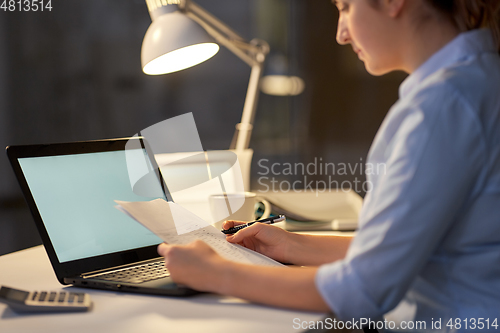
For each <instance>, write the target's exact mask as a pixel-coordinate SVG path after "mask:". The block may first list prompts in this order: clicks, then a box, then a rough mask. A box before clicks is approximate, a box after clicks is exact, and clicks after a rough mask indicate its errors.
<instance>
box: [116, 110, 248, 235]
mask: <svg viewBox="0 0 500 333" xmlns="http://www.w3.org/2000/svg"><path fill="white" fill-rule="evenodd" d="M139 137H143V138H144V139H145V140H137V139H134V140H129V141H128V143H127V145H126V148H125V156H126V161H127V168H128V173H129V180H130V185H131V187H132V190H133V191H134V193H135V194H137V195H140V196H142V197H145V198H150V199H152V198H158V197H162V196H163V193H162V192H161V191H160V190H159V189H160V188H161V187H160V186H158V184H159V177H158V173H160V172H161V174H162V176H163V179H164V180H165V184H166V187H167V189H166V192H167V199H168V200H169V201H171V200H173V201H174V202H175V203H176V205H179V206H181V207H182V208H183V209H184V210H187V211H189V212H191V213H192V214H195V215H197V216H198V217H199V218H200V219H201V220H202V221H204V223H201V224H200V223H199V224H197V226H196V227H195V228H194V229H193V226H192V225H191V226H189V227H188V226H187V225H185V224H186V223H187V222H186V221H188V220H189V219H186V218H185V216H186V215H185V214H183V213H182V211H184V210H176V209H171V211H170V213H171V215H172V219H173V221H174V223H175V229H176V231H177V234H182V233H186V232H190V231H193V230H195V229H199V228H203V227H206V226H208V225H210V224H213V223H216V222H219V221H221V220H225V219H226V218H228V217H229V216H230V215H231V214H233V213H234V212H236V211H237V210H238V209H240V208H241V207H242V205H243V204H244V201H245V196H244V181H243V176H242V172H241V168H240V164H239V161H238V156H237V154H235V153H234V152H233V151H228V150H222V151H204V150H203V147H202V144H201V140H200V136H199V134H198V130H197V128H196V124H195V121H194V117H193V114H192V113H186V114H183V115H180V116H177V117H174V118H170V119H167V120H164V121H162V122H159V123H157V124H155V125H152V126H150V127H148V128H146V129H144V130H142V131H141V132H139V133H137V134H135V135H134V138H139ZM144 149H146V150H148V151H149V153H150V155H152V154H154V157H155V160H156V163H157V166H158V169H155V168H154V167H153V166H152V165H151V163H150V162H149V157H148V154H145V152H144ZM160 185H161V184H160ZM222 193H231V196H227V200H226V205H225V207H224V206H222V207H221V206H220V205H219V206H217V209H216V210H215V209H211V208H210V200H209V197H210V196H211V195H219V194H222ZM179 212H181V213H179Z"/></svg>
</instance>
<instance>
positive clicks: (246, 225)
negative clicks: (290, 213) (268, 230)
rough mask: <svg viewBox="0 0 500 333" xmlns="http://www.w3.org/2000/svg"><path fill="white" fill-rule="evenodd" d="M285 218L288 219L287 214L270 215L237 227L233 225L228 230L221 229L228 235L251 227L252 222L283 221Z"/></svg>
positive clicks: (268, 222)
mask: <svg viewBox="0 0 500 333" xmlns="http://www.w3.org/2000/svg"><path fill="white" fill-rule="evenodd" d="M285 220H286V217H285V215H278V216H274V217H269V218H267V219H262V220H257V221H253V222H248V223H245V224H240V225H239V226H236V227H233V228H229V229H227V230H224V229H222V230H221V231H222V233H224V234H226V235H228V234H234V233H235V232H237V231H238V230H241V229H243V228H246V227H249V226H251V225H252V224H254V223H257V222H258V223H264V224H273V223H278V222H283V221H285Z"/></svg>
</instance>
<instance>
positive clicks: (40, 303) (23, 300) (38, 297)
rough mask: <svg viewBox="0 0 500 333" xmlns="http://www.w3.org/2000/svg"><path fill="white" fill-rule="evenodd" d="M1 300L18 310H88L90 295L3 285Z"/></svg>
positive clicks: (0, 290)
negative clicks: (23, 288) (26, 289)
mask: <svg viewBox="0 0 500 333" xmlns="http://www.w3.org/2000/svg"><path fill="white" fill-rule="evenodd" d="M0 302H2V303H5V304H7V305H9V306H10V307H11V308H12V310H14V311H16V312H75V311H88V310H89V309H90V308H91V306H92V301H91V300H90V295H89V294H86V293H74V292H66V291H59V292H58V291H24V290H18V289H13V288H9V287H5V286H2V287H1V288H0Z"/></svg>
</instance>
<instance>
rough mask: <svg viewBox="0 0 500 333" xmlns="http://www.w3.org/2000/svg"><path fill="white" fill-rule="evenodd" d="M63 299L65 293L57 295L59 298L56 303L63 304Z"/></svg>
mask: <svg viewBox="0 0 500 333" xmlns="http://www.w3.org/2000/svg"><path fill="white" fill-rule="evenodd" d="M65 298H66V293H60V294H59V298H58V299H57V301H58V302H59V303H62V302H64V299H65Z"/></svg>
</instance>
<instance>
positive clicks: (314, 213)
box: [261, 189, 363, 231]
mask: <svg viewBox="0 0 500 333" xmlns="http://www.w3.org/2000/svg"><path fill="white" fill-rule="evenodd" d="M261 195H262V196H263V197H264V198H266V199H267V200H269V201H270V202H271V204H272V212H273V214H285V215H286V216H287V222H286V224H285V226H284V228H285V229H286V230H289V231H299V230H355V229H356V228H357V224H358V223H357V221H358V217H359V212H360V211H361V206H362V205H363V199H362V198H361V197H360V196H359V195H358V194H357V193H356V192H354V191H352V190H349V191H347V190H341V189H339V190H336V191H328V192H326V191H325V192H319V191H301V192H298V191H297V192H265V193H261Z"/></svg>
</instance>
